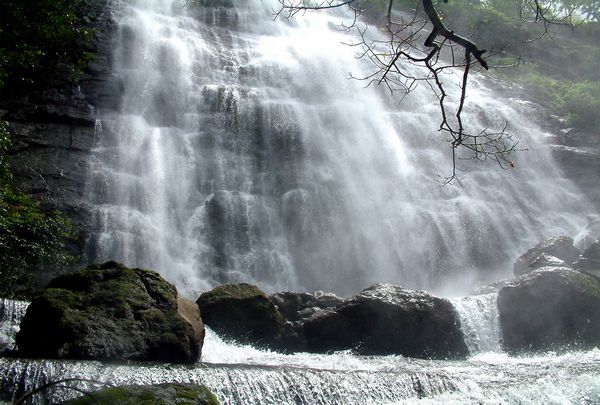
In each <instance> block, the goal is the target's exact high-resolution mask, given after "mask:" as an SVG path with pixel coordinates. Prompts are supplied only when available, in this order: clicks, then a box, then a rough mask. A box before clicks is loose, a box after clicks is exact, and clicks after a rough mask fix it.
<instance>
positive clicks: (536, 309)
mask: <svg viewBox="0 0 600 405" xmlns="http://www.w3.org/2000/svg"><path fill="white" fill-rule="evenodd" d="M498 311H499V314H500V326H501V328H502V335H503V344H504V347H505V348H506V350H508V351H511V352H518V351H527V350H534V351H535V350H549V349H555V348H560V347H563V346H567V345H573V346H598V345H599V344H600V283H599V282H598V281H597V280H595V279H594V278H593V277H590V276H588V275H586V274H583V273H581V272H579V271H576V270H573V269H569V268H565V267H546V268H541V269H538V270H535V271H533V272H531V273H528V274H525V275H523V276H521V277H519V278H518V279H517V280H515V281H514V283H512V284H511V285H509V286H506V287H504V288H502V289H501V290H500V292H499V294H498Z"/></svg>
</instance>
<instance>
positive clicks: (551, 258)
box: [513, 236, 579, 277]
mask: <svg viewBox="0 0 600 405" xmlns="http://www.w3.org/2000/svg"><path fill="white" fill-rule="evenodd" d="M578 257H579V250H577V248H576V247H574V246H573V239H572V238H569V237H567V236H555V237H552V238H548V239H545V240H544V241H542V242H540V243H538V244H537V245H536V246H535V247H533V248H531V249H529V250H528V251H527V252H525V253H524V254H522V255H521V256H520V257H519V258H518V259H517V261H516V262H515V265H514V267H513V273H514V275H515V276H517V277H519V276H521V275H523V274H525V273H528V272H530V271H532V270H535V269H536V268H539V267H543V265H556V264H558V263H559V262H558V261H556V259H558V260H562V261H563V262H564V264H566V265H567V266H570V265H571V264H573V262H574V261H575V260H577V258H578Z"/></svg>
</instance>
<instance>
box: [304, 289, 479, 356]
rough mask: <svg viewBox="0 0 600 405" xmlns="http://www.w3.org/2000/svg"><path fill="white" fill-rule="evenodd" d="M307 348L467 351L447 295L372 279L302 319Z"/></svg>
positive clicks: (403, 352) (463, 353)
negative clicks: (336, 302) (371, 283)
mask: <svg viewBox="0 0 600 405" xmlns="http://www.w3.org/2000/svg"><path fill="white" fill-rule="evenodd" d="M302 332H303V336H304V339H305V342H306V345H307V350H308V351H310V352H330V351H337V350H348V349H351V350H353V351H355V352H357V353H360V354H367V355H385V354H401V355H404V356H409V357H418V358H434V359H440V358H464V357H466V356H467V355H468V354H469V352H468V349H467V346H466V344H465V341H464V336H463V334H462V332H461V329H460V321H459V318H458V314H457V312H456V311H455V309H454V307H453V306H452V304H451V303H450V301H448V300H446V299H443V298H438V297H434V296H433V295H431V294H428V293H426V292H422V291H412V290H407V289H404V288H402V287H399V286H395V285H391V284H376V285H374V286H371V287H369V288H367V289H365V290H364V291H362V292H361V293H360V294H358V295H357V296H355V297H353V298H351V299H349V300H347V301H345V302H344V303H343V304H341V305H339V306H338V307H336V308H335V309H329V310H323V311H321V312H318V313H316V314H314V315H313V316H311V317H310V318H309V319H307V320H306V321H305V322H304V323H303V325H302Z"/></svg>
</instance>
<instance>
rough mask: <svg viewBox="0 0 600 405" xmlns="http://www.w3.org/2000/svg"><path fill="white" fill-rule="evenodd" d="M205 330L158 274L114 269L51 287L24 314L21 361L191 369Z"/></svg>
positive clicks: (100, 268) (108, 266)
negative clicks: (183, 365)
mask: <svg viewBox="0 0 600 405" xmlns="http://www.w3.org/2000/svg"><path fill="white" fill-rule="evenodd" d="M203 339H204V326H203V325H202V321H201V319H200V313H199V311H198V309H197V307H196V305H195V304H194V303H193V302H191V301H188V300H185V299H182V298H180V297H178V296H177V290H176V289H175V287H174V286H173V285H172V284H170V283H168V282H166V281H165V280H164V279H162V278H161V277H160V275H159V274H158V273H155V272H153V271H150V270H142V269H130V268H127V267H125V266H122V265H120V264H117V263H114V262H108V263H105V264H102V265H94V266H89V267H87V268H85V269H82V270H80V271H77V272H75V273H72V274H69V275H65V276H61V277H59V278H56V279H54V280H53V281H51V282H50V284H49V285H48V287H47V288H46V289H45V290H43V291H42V292H41V293H40V294H39V296H37V297H36V298H35V299H34V300H33V301H32V302H31V304H30V305H29V307H28V308H27V313H26V314H25V317H24V318H23V321H22V322H21V329H20V331H19V333H18V334H17V347H18V355H19V356H22V357H33V358H58V359H98V360H143V361H163V362H172V363H195V362H196V361H198V359H199V358H200V351H201V347H202V343H203Z"/></svg>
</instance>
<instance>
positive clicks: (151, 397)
mask: <svg viewBox="0 0 600 405" xmlns="http://www.w3.org/2000/svg"><path fill="white" fill-rule="evenodd" d="M64 404H65V405H87V404H100V405H138V404H189V405H218V404H219V401H218V400H217V397H215V395H214V394H213V393H212V392H210V390H209V389H208V388H206V387H205V386H204V385H197V384H155V385H129V386H123V387H111V388H105V389H102V390H100V391H96V392H93V393H90V394H89V395H84V396H81V397H79V398H75V399H72V400H70V401H66V402H64Z"/></svg>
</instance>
